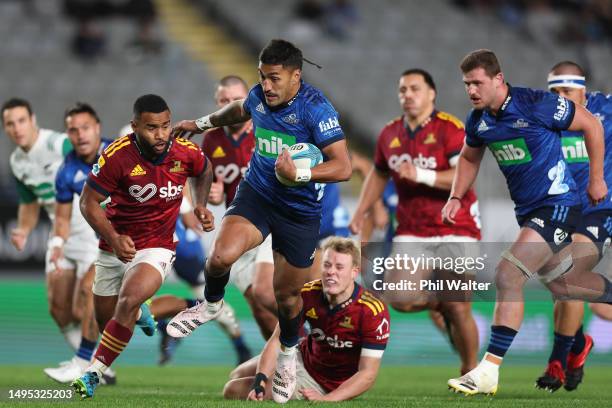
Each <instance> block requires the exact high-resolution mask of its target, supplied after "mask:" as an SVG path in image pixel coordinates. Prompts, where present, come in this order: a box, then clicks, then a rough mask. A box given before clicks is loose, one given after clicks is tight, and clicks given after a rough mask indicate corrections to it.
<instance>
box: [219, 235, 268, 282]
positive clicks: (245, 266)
mask: <svg viewBox="0 0 612 408" xmlns="http://www.w3.org/2000/svg"><path fill="white" fill-rule="evenodd" d="M258 263H271V264H272V263H274V256H273V255H272V235H271V234H270V235H268V236H267V237H266V239H264V241H263V242H262V243H261V244H260V245H259V246H256V247H255V248H253V249H250V250H248V251H247V252H245V253H244V254H242V256H241V257H240V258H238V260H237V261H236V262H235V263H234V265H232V269H231V271H230V282H231V283H233V284H234V285H235V286H236V287H237V288H238V290H239V291H240V293H243V294H244V292H246V291H247V289H248V288H249V287H250V286H251V285H252V284H253V278H254V276H255V265H256V264H258Z"/></svg>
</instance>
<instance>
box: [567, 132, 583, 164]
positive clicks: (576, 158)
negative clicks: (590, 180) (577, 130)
mask: <svg viewBox="0 0 612 408" xmlns="http://www.w3.org/2000/svg"><path fill="white" fill-rule="evenodd" d="M561 149H562V150H563V157H564V158H565V161H566V162H568V163H586V162H588V161H589V155H588V153H587V149H586V144H585V143H584V138H582V137H562V138H561Z"/></svg>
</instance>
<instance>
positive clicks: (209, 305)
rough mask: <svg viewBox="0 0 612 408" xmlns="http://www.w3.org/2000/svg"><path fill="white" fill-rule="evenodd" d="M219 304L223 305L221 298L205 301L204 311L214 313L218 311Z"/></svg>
mask: <svg viewBox="0 0 612 408" xmlns="http://www.w3.org/2000/svg"><path fill="white" fill-rule="evenodd" d="M221 306H223V299H221V300H220V301H218V302H208V301H207V302H206V311H207V312H208V313H209V314H215V313H217V312H218V311H219V309H221Z"/></svg>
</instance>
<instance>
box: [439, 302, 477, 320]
mask: <svg viewBox="0 0 612 408" xmlns="http://www.w3.org/2000/svg"><path fill="white" fill-rule="evenodd" d="M440 308H441V311H442V313H444V314H445V315H446V316H448V317H450V318H453V319H459V320H461V321H465V320H466V319H468V318H471V312H472V307H471V304H470V303H469V302H442V303H441V305H440Z"/></svg>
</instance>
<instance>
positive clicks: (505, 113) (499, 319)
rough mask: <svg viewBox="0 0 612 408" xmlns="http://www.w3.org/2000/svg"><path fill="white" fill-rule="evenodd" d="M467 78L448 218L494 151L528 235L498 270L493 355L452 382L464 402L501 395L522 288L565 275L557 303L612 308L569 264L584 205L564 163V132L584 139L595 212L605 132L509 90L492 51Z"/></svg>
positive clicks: (572, 107)
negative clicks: (577, 301) (462, 138)
mask: <svg viewBox="0 0 612 408" xmlns="http://www.w3.org/2000/svg"><path fill="white" fill-rule="evenodd" d="M461 71H462V72H463V81H464V83H465V87H466V91H467V94H468V96H469V98H470V101H471V103H472V105H473V107H474V109H473V110H472V112H471V113H470V114H469V116H468V119H467V121H466V133H467V137H466V143H465V145H464V146H463V150H462V151H461V156H460V158H459V163H458V164H457V172H456V174H455V179H454V181H453V187H452V190H451V197H450V199H449V200H448V203H447V204H446V206H445V207H444V209H443V210H442V214H443V217H444V219H445V220H446V222H449V223H453V222H454V221H455V215H456V214H457V212H458V211H459V210H460V209H461V207H462V202H461V199H462V198H463V197H464V195H465V194H466V193H467V192H468V191H469V189H470V188H471V186H472V185H473V184H474V181H475V180H476V176H477V174H478V170H479V167H480V162H481V161H482V158H483V155H484V152H485V149H486V147H487V146H488V147H489V148H490V149H491V151H492V153H493V156H494V157H495V159H496V160H497V162H498V164H499V167H500V169H501V171H502V172H503V174H504V176H505V177H506V181H507V184H508V188H509V190H510V196H511V198H512V200H513V201H514V203H515V205H516V207H515V212H516V216H517V221H518V224H519V225H520V226H521V230H520V232H519V235H518V237H517V239H516V241H515V242H514V244H513V245H512V246H511V248H510V249H509V250H506V251H504V253H503V254H502V259H501V261H500V262H499V264H498V266H497V269H496V276H495V285H496V289H497V299H496V304H495V312H494V318H493V325H492V326H491V337H490V341H489V346H488V348H487V352H486V353H485V356H484V357H483V359H482V360H481V362H480V363H479V364H478V366H477V367H476V368H474V369H473V370H472V371H470V372H469V373H467V374H466V375H464V376H462V377H460V378H453V379H450V380H449V381H448V386H449V387H450V388H451V389H454V390H455V391H458V392H462V393H465V394H478V393H484V394H491V393H495V392H496V391H497V386H498V378H499V367H500V365H501V364H502V361H503V358H504V356H505V354H506V352H507V351H508V349H509V348H510V345H511V344H512V341H513V339H514V337H515V336H516V334H517V332H518V329H519V327H520V325H521V322H522V320H523V310H524V301H523V287H524V285H525V283H526V282H527V280H528V279H530V278H533V277H535V276H538V275H542V276H544V275H547V274H549V273H553V274H554V273H556V270H558V269H559V268H560V269H561V270H560V272H559V275H560V276H559V275H557V276H559V277H558V278H556V279H554V280H552V281H550V282H547V287H548V288H549V289H550V291H551V292H552V293H553V295H555V296H571V297H572V298H581V299H584V300H589V301H592V302H610V301H612V284H611V283H610V281H608V280H607V279H606V278H605V277H603V276H602V275H599V274H596V273H593V272H590V271H584V270H578V269H577V268H576V266H578V265H572V261H571V257H569V253H568V252H569V251H570V250H571V247H570V246H568V244H569V243H570V239H571V233H572V232H573V231H574V230H575V227H576V224H577V218H578V217H579V216H580V195H579V192H578V190H577V187H576V183H575V181H574V179H573V178H572V176H571V174H570V172H569V171H568V170H567V165H566V163H565V160H564V158H563V152H562V148H561V138H560V132H561V131H563V130H572V131H579V132H582V133H583V134H584V141H585V145H586V149H587V152H588V155H589V158H590V169H589V170H590V171H589V182H588V187H587V194H588V197H589V201H590V202H591V204H593V205H596V204H599V203H600V202H602V201H603V200H605V199H606V197H607V194H608V189H607V186H606V183H605V180H604V174H603V167H604V166H603V164H604V160H603V159H604V139H603V129H602V126H601V123H599V121H598V120H597V119H596V118H595V117H594V116H593V115H592V114H591V113H589V112H588V111H587V110H586V109H585V108H584V107H583V106H581V105H579V104H575V103H574V102H572V101H569V100H567V99H565V98H563V97H561V96H558V95H554V94H552V93H549V92H544V91H539V90H533V89H529V88H517V87H511V86H510V85H509V84H508V83H506V81H505V79H504V74H503V73H502V72H501V68H500V65H499V62H498V60H497V57H496V56H495V54H494V53H493V52H491V51H489V50H478V51H474V52H472V53H470V54H468V55H467V56H466V57H465V58H464V59H463V61H462V62H461Z"/></svg>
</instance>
